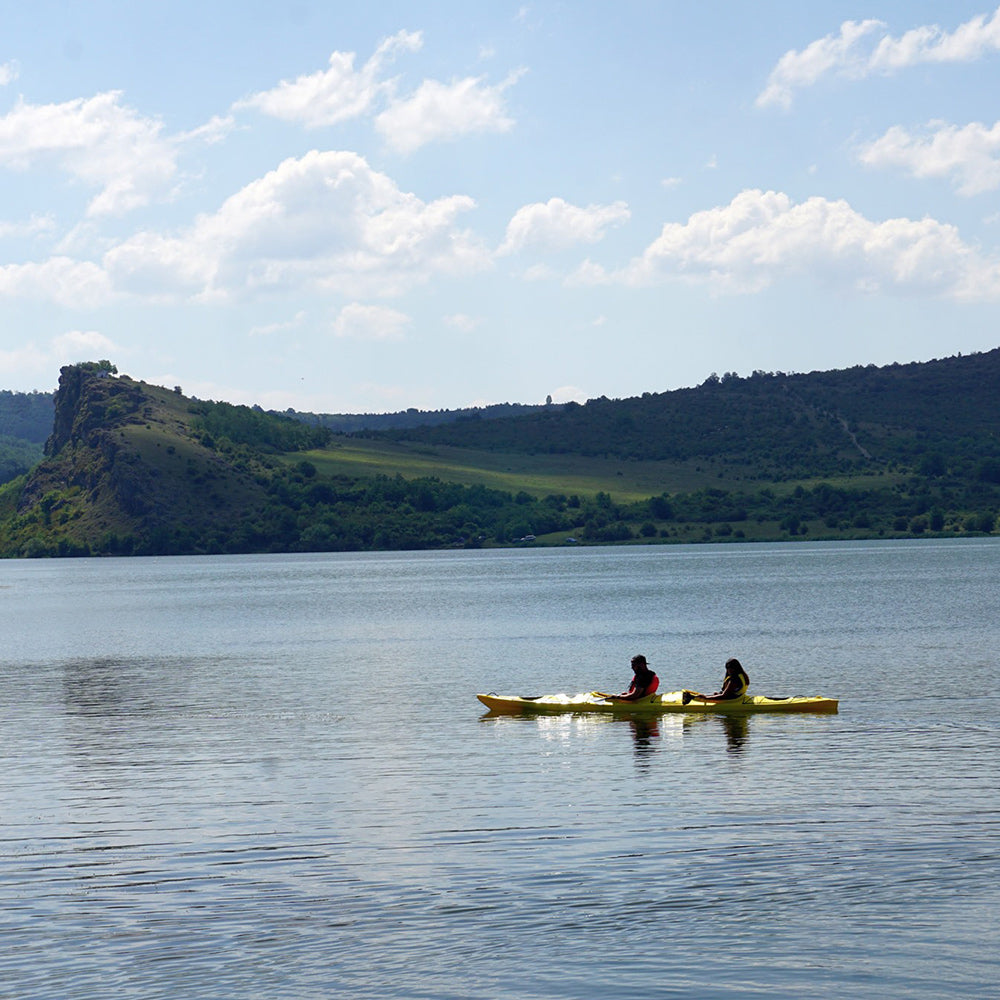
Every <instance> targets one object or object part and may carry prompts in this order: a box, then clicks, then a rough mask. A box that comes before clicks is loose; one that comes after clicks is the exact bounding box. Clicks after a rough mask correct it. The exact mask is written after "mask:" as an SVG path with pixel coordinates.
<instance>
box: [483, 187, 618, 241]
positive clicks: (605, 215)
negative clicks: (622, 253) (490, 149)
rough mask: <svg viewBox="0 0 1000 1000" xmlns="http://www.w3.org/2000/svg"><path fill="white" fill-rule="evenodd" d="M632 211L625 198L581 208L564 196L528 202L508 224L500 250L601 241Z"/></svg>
mask: <svg viewBox="0 0 1000 1000" xmlns="http://www.w3.org/2000/svg"><path fill="white" fill-rule="evenodd" d="M630 215H631V213H630V212H629V209H628V205H626V204H625V202H623V201H616V202H614V204H611V205H588V206H587V207H586V208H581V207H579V206H578V205H571V204H570V203H569V202H567V201H564V200H563V199H562V198H550V199H549V200H548V201H547V202H536V203H535V204H533V205H525V206H524V207H523V208H519V209H518V210H517V212H515V213H514V217H513V218H512V219H511V220H510V222H509V223H508V224H507V235H506V238H505V239H504V241H503V243H502V244H501V246H500V248H499V250H498V251H497V252H498V253H501V254H508V253H516V252H517V251H518V250H523V249H524V248H525V247H528V246H541V247H546V248H549V249H554V250H562V249H566V248H567V247H571V246H575V245H576V244H578V243H597V242H599V241H600V240H602V239H603V238H604V235H605V233H606V232H607V230H608V228H609V227H611V226H620V225H621V224H622V223H624V222H627V221H628V219H629V217H630Z"/></svg>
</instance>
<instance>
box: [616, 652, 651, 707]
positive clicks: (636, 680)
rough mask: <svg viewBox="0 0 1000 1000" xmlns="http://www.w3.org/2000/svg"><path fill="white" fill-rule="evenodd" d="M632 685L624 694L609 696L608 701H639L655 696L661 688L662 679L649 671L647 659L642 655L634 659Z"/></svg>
mask: <svg viewBox="0 0 1000 1000" xmlns="http://www.w3.org/2000/svg"><path fill="white" fill-rule="evenodd" d="M632 675H633V676H632V683H631V684H630V685H629V686H628V690H627V691H624V692H622V694H609V695H607V699H608V701H638V700H639V699H640V698H645V697H646V696H647V695H651V694H653V693H654V692H655V691H656V689H657V688H658V687H659V686H660V678H659V677H657V676H656V674H654V673H653V671H652V670H650V669H649V664H648V663H646V657H645V656H643V655H642V654H640V655H639V656H633V657H632Z"/></svg>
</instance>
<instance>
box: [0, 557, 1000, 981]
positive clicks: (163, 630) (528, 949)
mask: <svg viewBox="0 0 1000 1000" xmlns="http://www.w3.org/2000/svg"><path fill="white" fill-rule="evenodd" d="M998 580H1000V539H979V540H976V539H963V540H955V541H935V540H919V541H893V542H882V543H870V542H849V543H812V542H803V543H787V544H774V545H705V546H655V547H635V548H631V547H626V548H618V547H612V548H586V547H580V548H576V549H571V548H567V549H559V550H555V549H519V550H497V551H470V552H464V551H462V552H459V551H455V552H437V553H421V552H415V553H381V554H346V555H344V554H338V555H289V556H265V557H259V556H247V557H202V558H163V559H107V560H91V559H87V560H61V561H12V562H0V615H2V623H3V640H2V644H0V699H2V704H3V706H4V713H5V719H4V723H5V724H4V730H3V732H4V739H3V744H2V745H3V771H2V775H0V809H2V813H0V838H2V843H0V935H2V948H0V998H4V1000H7V998H10V1000H15V998H16V1000H26V998H32V1000H33V998H37V1000H42V998H44V1000H52V998H53V997H58V998H60V1000H78V998H79V1000H82V998H88V1000H89V998H99V997H100V998H105V997H115V998H126V1000H129V998H136V1000H137V998H160V997H162V998H171V1000H178V998H185V1000H186V998H199V1000H205V998H216V997H218V998H222V997H225V998H249V997H261V998H264V997H266V998H288V1000H292V998H295V1000H303V998H320V997H346V998H369V997H370V998H376V997H377V998H387V997H388V998H408V1000H409V998H428V1000H430V998H434V1000H439V998H448V1000H459V998H474V997H475V998H482V997H487V998H498V1000H531V998H545V1000H549V998H566V1000H589V998H595V1000H596V998H602V1000H606V998H631V997H635V998H640V997H641V998H660V997H696V998H747V997H761V998H764V997H767V998H775V997H779V998H780V997H790V998H792V997H794V998H800V997H803V996H818V997H824V998H827V997H829V998H841V997H843V998H852V1000H853V998H856V997H858V996H878V997H900V998H902V997H907V998H932V997H935V998H936V997H973V996H975V997H986V996H1000V989H998V985H997V981H998V978H1000V964H998V960H997V957H996V956H997V953H998V952H997V949H998V945H1000V933H998V930H997V927H998V921H997V913H998V912H1000V794H998V791H997V780H996V754H997V750H998V747H1000V708H998V706H1000V698H998V696H1000V680H998V659H997V650H998V649H1000V621H998V614H997V611H998V605H1000V600H998V598H1000V586H998ZM640 652H641V653H644V654H645V655H646V656H647V657H648V658H649V661H650V665H651V666H652V668H653V669H654V670H656V671H657V673H658V674H659V676H660V679H661V683H660V689H661V690H663V691H669V690H674V689H677V688H680V687H685V686H690V687H694V688H698V689H701V690H714V689H716V688H717V686H718V685H719V684H720V683H721V680H722V673H723V669H722V668H723V663H724V662H725V660H726V659H727V658H728V657H730V656H738V657H739V658H740V659H741V660H742V662H743V664H744V666H745V667H746V668H747V670H748V672H749V674H750V678H751V693H757V694H772V695H788V694H806V695H810V694H823V695H828V696H831V697H837V698H840V712H839V714H837V715H833V716H807V715H802V716H787V717H782V716H757V717H753V718H750V719H747V720H744V721H742V722H740V721H734V720H726V719H722V718H719V717H712V716H666V717H664V718H662V719H659V720H656V721H647V722H642V721H635V720H629V719H628V718H594V717H585V716H566V717H558V716H553V717H542V718H503V717H491V716H488V715H484V712H483V709H482V707H481V706H480V705H479V703H478V702H477V701H476V699H475V695H476V693H477V692H479V691H483V692H486V691H491V690H493V691H497V692H500V693H516V694H540V693H544V692H557V691H565V692H568V693H572V692H578V691H586V690H591V689H593V688H598V689H602V690H622V689H624V688H625V687H626V686H627V684H628V681H629V678H630V676H631V671H630V669H629V659H630V658H631V656H632V655H633V654H635V653H640Z"/></svg>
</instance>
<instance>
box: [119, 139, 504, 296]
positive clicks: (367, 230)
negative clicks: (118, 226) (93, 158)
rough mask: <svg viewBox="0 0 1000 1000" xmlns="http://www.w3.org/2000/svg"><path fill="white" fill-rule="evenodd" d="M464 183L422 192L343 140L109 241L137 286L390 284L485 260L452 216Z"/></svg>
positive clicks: (352, 291)
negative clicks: (194, 213)
mask: <svg viewBox="0 0 1000 1000" xmlns="http://www.w3.org/2000/svg"><path fill="white" fill-rule="evenodd" d="M474 205H475V203H474V202H473V200H472V199H471V198H469V197H466V196H464V195H452V196H450V197H445V198H439V199H438V200H436V201H432V202H424V201H421V200H420V199H419V198H417V197H416V195H413V194H410V193H407V192H404V191H400V190H399V188H398V187H397V186H396V184H395V183H394V182H393V181H392V180H391V179H390V178H389V177H388V176H386V175H385V174H382V173H379V172H377V171H375V170H373V169H372V168H371V167H370V166H369V164H368V163H367V161H366V160H365V159H364V158H363V157H361V156H358V155H357V154H356V153H351V152H337V151H328V152H318V151H315V150H314V151H312V152H310V153H307V154H306V155H305V156H302V157H299V158H290V159H287V160H285V161H284V162H283V163H281V164H280V165H279V166H278V167H277V168H275V169H274V170H272V171H271V172H270V173H268V174H266V175H265V176H264V177H262V178H260V179H258V180H255V181H253V182H251V183H250V184H248V185H247V186H246V187H245V188H243V189H242V190H241V191H239V192H237V193H236V194H234V195H233V196H232V197H230V198H228V199H227V200H226V201H225V202H224V203H223V204H222V206H221V207H220V208H219V210H218V211H217V212H215V213H214V214H211V215H204V216H201V217H200V218H199V219H198V220H197V221H196V222H195V224H194V225H193V226H192V227H191V228H190V229H189V230H188V231H187V232H184V233H182V234H180V235H177V236H169V235H162V234H160V233H154V232H144V233H139V234H137V235H136V236H134V237H132V238H131V239H129V240H127V241H126V242H125V243H122V244H121V245H119V246H117V247H115V248H114V249H113V250H111V251H109V252H108V253H107V254H106V255H105V257H104V263H105V266H106V267H107V268H108V270H109V272H110V273H111V274H112V276H113V278H114V280H115V282H116V284H118V285H120V287H121V288H122V289H123V290H126V291H131V292H134V293H136V294H144V295H154V296H155V295H160V296H164V297H175V296H182V297H194V298H202V299H222V298H229V297H238V296H241V295H252V294H259V293H268V292H276V291H288V290H297V291H302V290H312V291H320V292H331V293H337V294H344V295H350V296H352V297H362V296H366V297H367V296H371V295H376V296H387V295H397V294H401V293H402V292H403V291H405V290H407V289H408V288H411V287H413V286H415V285H418V284H420V283H422V282H424V281H426V280H427V279H428V278H430V277H431V276H432V275H434V274H459V273H468V272H470V271H475V270H480V269H483V268H486V267H488V266H489V254H488V253H487V251H486V249H485V247H484V246H483V245H482V244H481V242H480V241H479V240H478V239H476V238H475V237H474V236H472V235H471V234H470V233H469V232H468V231H467V230H463V229H460V228H458V226H457V220H458V217H459V216H460V215H461V214H462V213H464V212H467V211H469V210H470V209H471V208H473V207H474Z"/></svg>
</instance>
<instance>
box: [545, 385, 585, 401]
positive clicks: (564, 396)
mask: <svg viewBox="0 0 1000 1000" xmlns="http://www.w3.org/2000/svg"><path fill="white" fill-rule="evenodd" d="M551 396H552V402H553V403H572V402H575V403H585V402H586V401H587V393H586V391H585V390H584V389H581V388H580V387H579V386H578V385H561V386H559V388H558V389H553V390H552V392H551Z"/></svg>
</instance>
